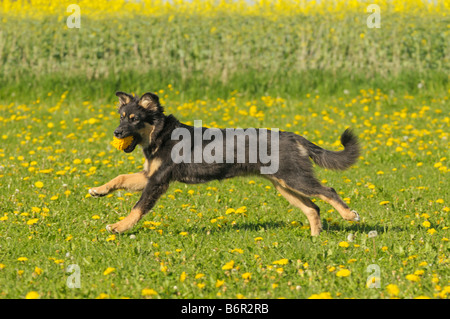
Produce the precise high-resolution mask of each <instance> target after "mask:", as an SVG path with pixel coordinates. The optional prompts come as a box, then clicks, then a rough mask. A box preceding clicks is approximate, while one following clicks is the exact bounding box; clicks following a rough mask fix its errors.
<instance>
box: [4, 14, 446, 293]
mask: <svg viewBox="0 0 450 319" xmlns="http://www.w3.org/2000/svg"><path fill="white" fill-rule="evenodd" d="M1 18H2V19H1V20H2V26H3V28H2V30H1V32H0V61H1V63H2V68H1V70H0V110H1V112H0V131H1V133H0V140H1V142H2V144H1V146H0V202H1V205H0V298H24V297H26V296H27V294H28V293H29V292H33V291H34V292H37V293H38V294H39V296H40V297H41V298H97V297H102V298H103V297H109V298H120V297H130V298H142V297H144V298H241V297H245V298H281V297H284V298H308V297H311V296H313V297H314V296H315V295H318V294H321V293H322V295H320V297H326V296H328V294H323V293H329V296H331V297H333V298H389V297H399V298H415V297H420V296H427V297H431V298H448V296H449V294H450V288H449V287H450V281H449V280H450V270H449V269H450V268H449V255H450V246H449V242H448V239H449V231H448V227H449V211H450V208H449V207H450V205H449V201H450V198H449V195H448V189H449V183H448V172H449V158H450V156H449V154H448V149H449V146H450V145H449V131H450V130H449V126H450V121H449V116H450V114H449V93H450V91H449V77H448V74H449V63H448V56H449V47H448V25H449V20H448V18H446V17H439V16H434V15H433V14H429V13H428V14H418V13H409V12H403V13H401V14H398V15H397V14H387V13H386V14H384V13H383V15H382V27H381V28H380V29H368V28H367V25H366V24H365V16H363V15H355V14H349V15H348V16H347V17H346V18H343V19H340V18H333V16H330V17H325V16H295V17H286V18H284V19H283V20H282V21H281V20H278V21H274V20H273V19H272V20H271V19H264V18H261V17H253V16H252V17H250V16H239V15H229V16H225V15H220V14H219V15H217V16H215V17H213V18H207V17H195V16H189V17H184V16H181V15H180V14H178V15H175V16H174V17H171V18H170V19H169V17H167V16H161V17H154V18H152V19H148V18H145V17H141V16H135V18H134V19H126V18H120V17H118V18H111V19H109V20H104V19H98V20H94V19H90V18H88V17H84V16H83V20H82V21H83V22H82V27H81V28H80V29H67V28H66V27H65V24H64V23H65V21H64V19H62V20H61V21H58V19H57V18H54V17H50V16H49V17H42V19H41V20H34V19H12V18H10V17H1ZM172 18H173V20H172ZM169 20H171V21H169ZM112 26H114V27H112ZM115 91H127V92H134V93H136V94H142V93H145V92H147V91H152V92H158V94H159V96H160V97H161V100H162V102H163V105H164V106H165V109H166V112H167V113H173V114H174V115H176V116H177V117H178V118H179V119H180V120H181V121H184V122H190V123H191V124H192V123H193V121H194V120H202V121H203V124H204V125H208V126H220V127H272V128H280V129H283V130H289V131H294V132H296V133H298V134H301V135H304V136H305V137H307V138H308V139H309V140H311V141H312V142H314V143H317V144H319V145H320V146H322V147H324V148H327V149H332V150H338V149H340V147H341V146H340V145H339V143H338V141H339V136H340V134H341V133H342V132H343V131H344V130H345V128H347V127H352V128H353V129H354V130H355V132H356V134H357V135H358V137H359V139H360V141H361V145H362V147H363V152H362V155H361V158H360V160H359V162H358V163H357V164H356V165H355V166H354V167H352V168H351V169H349V170H348V171H345V172H334V171H328V170H324V169H320V168H317V169H316V173H317V177H318V178H319V180H321V181H322V182H323V183H325V184H326V185H329V186H332V187H333V188H335V189H336V190H337V191H338V193H339V194H340V195H341V197H342V198H344V200H345V201H347V202H348V203H349V206H350V207H351V208H352V209H355V210H357V211H358V212H359V214H360V215H361V221H360V222H358V223H356V222H347V221H344V220H342V218H340V216H339V215H338V214H337V212H336V211H334V210H333V209H332V207H330V206H329V205H328V204H326V203H324V202H322V201H320V200H316V204H318V205H319V206H320V208H321V218H322V222H323V228H324V231H323V232H322V233H321V235H320V236H319V237H311V236H310V230H309V225H308V222H307V219H306V217H305V216H304V215H303V213H302V212H300V211H299V210H298V209H296V208H294V207H292V206H290V205H289V204H288V203H287V201H286V200H285V199H284V198H282V197H280V196H279V195H278V194H277V192H276V190H275V189H274V188H273V186H272V184H270V183H269V182H267V180H265V179H262V178H258V177H248V178H236V179H231V180H226V181H222V182H212V183H209V184H204V185H184V184H178V183H175V184H173V185H171V187H170V188H169V191H168V192H167V193H166V194H165V195H164V196H163V197H162V198H161V200H160V201H159V202H158V203H157V204H156V206H155V207H154V209H153V210H152V211H151V212H149V213H148V215H147V216H146V217H145V218H144V219H143V220H142V221H141V222H140V223H139V224H138V225H137V226H136V227H135V228H134V229H133V230H132V231H130V232H128V233H125V234H122V235H116V236H111V234H109V233H108V232H107V231H106V230H105V226H106V225H107V224H112V223H114V222H116V221H118V220H119V218H120V217H124V216H126V215H127V214H128V213H129V212H130V210H131V208H132V207H133V205H134V203H135V202H136V201H137V200H138V199H139V194H131V193H126V192H124V191H121V192H117V193H115V194H112V195H110V196H107V197H105V198H100V199H97V198H92V197H90V196H89V195H88V189H89V188H90V187H93V186H99V185H101V184H103V183H105V182H107V181H109V180H110V179H112V178H114V177H115V176H117V175H118V174H123V173H131V172H136V171H138V170H140V169H142V164H143V155H142V153H141V152H140V150H139V149H137V150H136V151H134V153H132V154H129V155H127V154H125V153H123V152H119V151H117V150H114V149H112V147H111V145H110V141H111V140H112V132H113V131H114V129H115V127H116V126H117V124H118V115H117V114H116V107H115V105H114V104H115V103H116V97H115V95H114V92H115ZM255 108H256V112H254V111H255ZM244 206H245V207H246V211H245V214H236V213H233V212H232V213H230V214H227V210H228V209H230V208H233V209H235V210H236V209H238V208H240V207H244ZM228 212H230V210H228ZM372 231H376V232H377V236H376V237H374V238H371V237H370V238H369V233H370V232H372ZM350 234H351V235H352V236H353V241H350V240H349V239H348V236H349V235H350ZM347 244H348V247H345V246H347ZM21 257H25V259H23V258H21ZM231 261H233V262H234V263H233V267H232V269H223V266H225V265H226V264H227V263H229V262H231ZM280 261H282V262H280ZM274 262H276V263H274ZM280 263H281V264H280ZM72 264H76V265H78V267H79V269H80V280H81V288H73V289H71V288H69V287H68V286H67V280H68V279H69V276H70V275H71V274H70V273H68V272H66V269H67V267H68V266H69V265H72ZM371 265H376V266H378V267H379V271H380V273H379V277H380V280H381V282H380V283H381V287H380V288H373V289H369V288H367V287H366V281H367V279H368V277H369V275H371V274H372V273H371V272H368V269H370V267H371ZM111 268H114V270H113V271H111V272H109V271H107V272H106V274H105V270H107V269H110V270H111ZM340 269H347V270H349V271H350V272H349V275H348V276H344V277H341V276H338V274H341V273H342V272H339V270H340ZM108 272H109V273H108ZM347 273H348V272H347ZM249 274H250V275H249ZM411 275H413V276H411ZM184 276H186V277H185V279H184V280H180V277H184ZM248 276H250V277H248ZM411 279H412V281H411ZM414 280H417V281H414ZM218 282H219V283H221V284H222V285H219V287H217V286H216V284H217V283H218ZM390 284H392V285H396V286H397V287H398V289H399V293H398V295H395V294H394V295H392V289H388V288H387V287H392V286H388V285H390ZM145 289H153V290H154V291H155V292H156V294H155V295H151V296H142V292H143V291H144V292H145V291H146V290H145Z"/></svg>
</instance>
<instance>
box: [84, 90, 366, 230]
mask: <svg viewBox="0 0 450 319" xmlns="http://www.w3.org/2000/svg"><path fill="white" fill-rule="evenodd" d="M116 95H117V96H118V98H119V102H120V105H119V108H118V112H119V114H120V125H119V126H118V127H117V128H116V130H115V131H114V136H115V137H116V138H118V139H123V138H126V137H129V136H132V137H133V140H132V142H131V144H130V145H129V146H128V147H126V148H125V149H124V150H123V151H124V152H126V153H130V152H132V151H133V150H134V149H135V148H136V146H137V145H140V146H141V147H142V150H143V152H144V156H145V159H146V161H145V163H144V167H143V170H142V171H141V172H139V173H135V174H125V175H119V176H117V177H116V178H114V179H112V180H111V181H109V182H108V183H106V184H104V185H102V186H99V187H94V188H91V189H89V193H90V195H91V196H93V197H100V196H105V195H107V194H109V193H111V192H113V191H115V190H118V189H125V190H128V191H134V192H142V195H141V198H140V199H139V201H138V202H137V203H136V204H135V206H134V207H133V209H132V210H131V213H130V214H129V215H128V216H127V217H125V218H124V219H122V220H121V221H119V222H117V223H115V224H112V225H108V226H106V229H107V230H108V231H110V232H113V233H122V232H125V231H127V230H129V229H131V228H132V227H133V226H134V225H136V224H137V223H138V222H139V221H140V219H141V218H142V217H143V216H144V215H145V214H146V213H147V212H148V211H149V210H151V209H152V208H153V206H154V205H155V203H156V201H157V200H158V199H159V198H160V196H161V195H163V194H164V193H165V192H166V191H167V189H168V187H169V184H170V183H171V182H174V181H178V182H183V183H188V184H196V183H205V182H209V181H212V180H223V179H227V178H231V177H236V176H245V175H259V176H262V177H264V178H266V179H269V180H270V181H271V182H272V183H273V184H274V186H275V188H276V189H277V190H278V191H279V192H280V193H281V195H283V196H284V197H285V198H286V199H287V200H288V201H289V203H291V204H292V205H294V206H296V207H298V208H300V209H301V210H302V211H303V212H304V213H305V215H306V217H307V218H308V220H309V223H310V227H311V235H312V236H317V235H319V233H320V231H321V230H322V223H321V220H320V209H319V207H318V206H317V205H315V204H314V203H313V202H312V201H311V199H310V197H318V198H320V199H322V200H324V201H325V202H327V203H329V204H330V205H332V206H333V207H334V208H335V209H336V210H337V211H338V212H339V214H340V215H341V216H342V217H343V218H344V219H345V220H349V221H359V219H360V217H359V215H358V213H357V212H356V211H354V210H350V208H349V207H348V206H347V204H346V203H345V202H344V201H343V200H342V199H341V198H340V197H339V195H338V194H337V193H336V191H335V190H334V189H333V188H331V187H326V186H324V185H322V184H321V183H320V182H319V181H318V180H317V179H316V178H315V177H314V172H313V164H312V161H314V163H316V164H317V165H318V166H321V167H324V168H327V169H334V170H345V169H347V168H349V167H350V166H352V165H353V164H354V163H355V162H356V161H357V159H358V157H359V154H360V147H359V144H358V140H357V138H356V136H355V135H354V134H353V133H352V131H351V130H349V129H347V130H345V131H344V133H343V134H342V136H341V143H342V145H343V146H344V149H343V150H342V151H336V152H335V151H329V150H325V149H323V148H321V147H319V146H317V145H315V144H313V143H311V142H310V141H308V140H307V139H305V138H304V137H302V136H300V135H297V134H294V133H291V132H281V131H280V132H278V131H277V132H275V131H274V130H268V131H263V130H262V129H253V132H254V133H255V137H256V139H257V141H258V142H259V143H260V144H261V142H263V143H262V144H266V146H267V150H268V151H269V152H271V155H277V156H276V162H277V163H276V165H275V168H276V170H273V171H269V173H265V174H262V173H261V172H262V171H263V169H264V168H268V164H269V163H268V162H267V160H266V161H263V160H261V159H256V160H251V159H252V158H253V159H255V158H254V157H252V156H253V155H254V154H255V152H254V150H252V149H251V146H252V144H251V141H250V137H251V136H249V135H247V136H244V139H241V140H240V141H241V142H240V143H237V145H234V146H233V147H232V148H231V153H234V154H231V153H230V147H228V148H227V144H228V145H231V144H230V143H232V142H234V141H235V139H234V137H233V139H232V140H230V139H229V138H226V139H225V142H224V143H223V144H224V145H222V146H218V147H217V145H219V144H217V145H216V147H215V149H214V152H210V154H211V155H212V156H214V158H215V161H211V158H210V157H211V156H210V157H209V158H208V157H207V158H201V159H200V160H198V159H195V158H194V155H195V154H198V152H197V151H198V150H199V149H198V147H200V152H201V151H206V150H207V148H208V147H209V151H211V145H212V144H211V143H214V141H215V140H217V141H219V140H218V139H217V136H219V135H217V134H223V135H227V130H228V129H226V130H225V129H215V130H216V131H214V132H215V133H214V134H213V135H216V138H215V139H212V138H211V136H209V141H208V140H205V139H203V140H202V141H201V142H200V146H198V140H197V146H195V142H196V140H195V138H194V136H195V135H196V134H197V131H198V130H200V131H199V132H200V134H204V133H205V134H206V131H207V130H209V129H207V128H204V127H203V128H197V127H193V126H189V125H185V124H183V123H180V122H179V121H178V120H177V119H176V118H175V117H174V116H173V115H165V114H164V109H163V107H162V106H161V104H160V101H159V98H158V96H157V95H155V94H153V93H145V94H144V95H142V96H141V97H140V98H138V97H135V96H133V95H130V94H127V93H124V92H117V93H116ZM196 130H197V131H196ZM180 131H182V132H188V133H190V136H191V137H190V139H191V140H190V141H188V142H192V143H190V144H186V145H191V148H190V149H189V147H187V149H186V148H185V149H182V147H180V145H181V144H179V143H181V142H182V140H179V139H178V140H177V139H174V136H176V135H177V134H175V133H176V132H180ZM216 133H217V134H216ZM275 133H277V134H276V137H277V139H274V138H273V137H275ZM209 135H211V134H209ZM184 142H186V141H184ZM196 147H197V149H196ZM221 147H223V148H221ZM175 148H176V149H177V150H178V151H179V152H175V153H179V154H178V155H179V156H175V157H174V152H173V150H174V149H175ZM181 151H182V152H181ZM275 151H276V153H277V154H275ZM196 152H197V153H196ZM243 152H245V155H243ZM230 154H231V157H230V156H229V155H230ZM180 156H181V158H184V159H185V160H184V161H180ZM242 156H244V157H242ZM225 157H226V159H227V160H225ZM239 157H240V158H239ZM186 159H188V160H186ZM189 159H191V160H189ZM217 159H219V160H217ZM221 159H222V160H221ZM230 159H232V161H231V162H230ZM242 159H244V160H242ZM310 159H312V161H311V160H310ZM274 161H275V160H274ZM272 164H273V163H272Z"/></svg>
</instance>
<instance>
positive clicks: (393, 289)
mask: <svg viewBox="0 0 450 319" xmlns="http://www.w3.org/2000/svg"><path fill="white" fill-rule="evenodd" d="M386 291H387V293H388V294H389V295H391V296H393V297H396V296H398V294H399V292H400V289H399V288H398V286H397V285H394V284H389V285H387V286H386Z"/></svg>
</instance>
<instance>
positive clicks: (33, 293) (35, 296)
mask: <svg viewBox="0 0 450 319" xmlns="http://www.w3.org/2000/svg"><path fill="white" fill-rule="evenodd" d="M39 297H40V296H39V294H38V293H37V292H36V291H30V292H29V293H27V295H26V296H25V299H39Z"/></svg>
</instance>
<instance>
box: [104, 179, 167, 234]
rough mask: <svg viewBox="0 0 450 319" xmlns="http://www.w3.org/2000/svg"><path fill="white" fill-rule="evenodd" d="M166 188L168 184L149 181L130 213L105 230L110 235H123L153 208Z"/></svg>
mask: <svg viewBox="0 0 450 319" xmlns="http://www.w3.org/2000/svg"><path fill="white" fill-rule="evenodd" d="M168 187H169V184H155V183H153V182H152V180H150V181H149V182H148V184H147V186H145V188H144V191H143V192H142V196H141V198H140V199H139V201H138V202H137V203H136V205H134V207H133V209H132V210H131V213H130V214H129V215H128V216H127V217H125V218H124V219H122V220H121V221H120V222H118V223H115V224H112V225H108V226H106V229H107V230H108V231H110V232H112V233H123V232H125V231H127V230H129V229H130V228H132V227H133V226H134V225H136V224H137V223H138V222H139V221H140V220H141V218H142V217H143V216H144V215H145V214H146V213H147V212H148V211H149V210H150V209H152V208H153V206H154V205H155V203H156V201H157V200H158V199H159V198H160V197H161V195H162V194H164V193H165V192H166V191H167V188H168Z"/></svg>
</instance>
